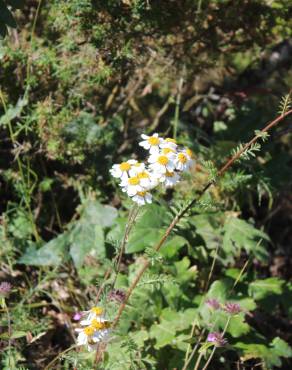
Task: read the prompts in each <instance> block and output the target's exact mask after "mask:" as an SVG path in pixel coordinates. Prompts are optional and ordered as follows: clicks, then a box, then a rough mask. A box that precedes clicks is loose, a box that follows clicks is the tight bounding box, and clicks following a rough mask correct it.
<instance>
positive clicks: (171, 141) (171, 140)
mask: <svg viewBox="0 0 292 370" xmlns="http://www.w3.org/2000/svg"><path fill="white" fill-rule="evenodd" d="M165 141H166V142H167V143H174V144H176V141H175V140H174V139H172V138H170V137H168V138H166V139H165Z"/></svg>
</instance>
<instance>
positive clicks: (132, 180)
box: [128, 176, 140, 185]
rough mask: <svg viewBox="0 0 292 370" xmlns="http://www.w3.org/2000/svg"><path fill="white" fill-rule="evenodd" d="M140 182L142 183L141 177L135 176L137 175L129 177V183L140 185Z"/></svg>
mask: <svg viewBox="0 0 292 370" xmlns="http://www.w3.org/2000/svg"><path fill="white" fill-rule="evenodd" d="M139 183H140V179H139V178H138V177H137V176H135V177H130V178H129V179H128V184H129V185H139Z"/></svg>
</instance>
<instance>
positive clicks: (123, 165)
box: [120, 162, 131, 171]
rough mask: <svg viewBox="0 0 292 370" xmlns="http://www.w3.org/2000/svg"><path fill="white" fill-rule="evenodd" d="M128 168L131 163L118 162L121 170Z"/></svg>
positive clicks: (127, 169)
mask: <svg viewBox="0 0 292 370" xmlns="http://www.w3.org/2000/svg"><path fill="white" fill-rule="evenodd" d="M130 168H131V165H130V164H129V163H127V162H122V163H121V164H120V170H121V171H129V169H130Z"/></svg>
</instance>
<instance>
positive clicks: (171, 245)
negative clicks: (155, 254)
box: [160, 235, 188, 258]
mask: <svg viewBox="0 0 292 370" xmlns="http://www.w3.org/2000/svg"><path fill="white" fill-rule="evenodd" d="M187 244H188V241H187V240H186V239H185V238H183V237H182V236H179V235H175V236H174V237H172V238H169V240H166V242H165V243H164V244H163V246H162V248H161V250H160V253H161V254H162V256H163V257H165V258H172V257H174V256H175V255H176V254H177V253H178V251H179V250H180V249H181V248H182V247H183V246H185V245H187Z"/></svg>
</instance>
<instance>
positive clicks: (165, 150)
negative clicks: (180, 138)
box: [162, 148, 174, 154]
mask: <svg viewBox="0 0 292 370" xmlns="http://www.w3.org/2000/svg"><path fill="white" fill-rule="evenodd" d="M162 153H163V154H169V153H174V150H173V149H170V148H163V149H162Z"/></svg>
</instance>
